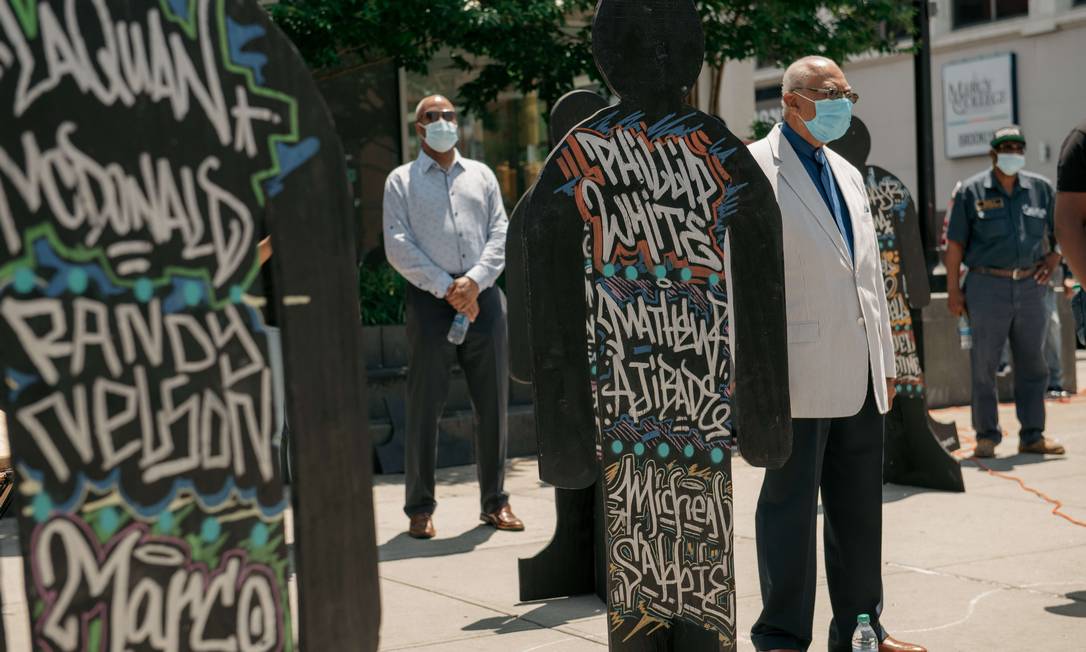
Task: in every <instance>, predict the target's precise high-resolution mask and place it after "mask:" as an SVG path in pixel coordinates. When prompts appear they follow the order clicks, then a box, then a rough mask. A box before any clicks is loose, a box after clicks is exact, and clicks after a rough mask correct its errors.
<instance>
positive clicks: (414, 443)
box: [404, 284, 509, 516]
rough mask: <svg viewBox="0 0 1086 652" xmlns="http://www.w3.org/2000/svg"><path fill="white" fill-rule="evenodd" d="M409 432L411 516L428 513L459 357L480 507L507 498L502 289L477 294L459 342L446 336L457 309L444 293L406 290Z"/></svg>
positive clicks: (433, 504)
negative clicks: (470, 413)
mask: <svg viewBox="0 0 1086 652" xmlns="http://www.w3.org/2000/svg"><path fill="white" fill-rule="evenodd" d="M406 312H407V343H408V347H409V349H410V350H409V352H408V365H407V433H406V436H405V441H404V449H405V450H404V456H405V462H404V473H405V474H406V485H407V500H406V502H405V504H404V512H406V513H407V514H408V515H409V516H411V515H414V514H420V513H431V512H433V511H434V509H435V508H436V507H437V500H436V499H435V497H434V469H435V468H436V466H437V433H438V420H439V419H440V418H441V413H442V411H443V410H444V409H445V400H446V398H447V397H448V395H449V375H450V373H451V370H452V363H453V360H454V359H455V360H457V361H458V362H459V363H460V367H461V368H462V369H463V370H464V377H465V379H466V380H467V384H468V392H469V393H470V395H471V403H472V406H473V407H474V409H475V464H476V471H477V473H478V478H479V490H480V493H481V495H482V500H481V505H482V511H484V512H487V513H489V512H493V511H495V510H498V509H500V508H501V507H502V506H503V505H505V503H506V502H508V500H509V497H508V495H507V494H505V492H504V491H503V487H504V484H505V451H506V440H507V439H508V421H507V417H508V414H507V413H508V406H509V345H508V340H509V335H508V330H507V326H506V319H505V296H504V295H503V294H502V291H501V290H500V289H498V288H497V287H493V288H489V289H487V290H484V291H483V292H482V293H481V294H480V295H479V317H478V318H477V319H476V320H475V323H474V324H472V325H471V328H470V329H468V336H467V339H466V340H464V343H463V344H461V345H460V346H454V345H453V344H450V343H449V341H448V339H446V338H447V336H448V334H449V327H450V326H451V325H452V321H453V318H454V317H455V316H456V311H455V310H453V308H452V306H450V305H449V303H448V302H447V301H445V300H444V299H438V298H436V297H435V296H434V295H432V294H430V293H429V292H424V291H422V290H419V289H418V288H416V287H414V286H412V285H410V284H409V285H408V286H407V293H406Z"/></svg>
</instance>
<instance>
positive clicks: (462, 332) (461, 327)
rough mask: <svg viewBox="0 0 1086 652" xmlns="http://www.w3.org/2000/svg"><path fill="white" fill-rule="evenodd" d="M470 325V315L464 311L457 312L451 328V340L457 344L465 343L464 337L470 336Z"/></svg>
mask: <svg viewBox="0 0 1086 652" xmlns="http://www.w3.org/2000/svg"><path fill="white" fill-rule="evenodd" d="M469 326H471V322H470V321H469V320H468V316H467V315H465V314H464V313H462V312H460V313H457V314H456V318H455V319H453V322H452V328H450V329H449V341H450V342H452V343H453V344H455V345H457V346H460V345H461V344H463V343H464V339H465V338H467V336H468V327H469Z"/></svg>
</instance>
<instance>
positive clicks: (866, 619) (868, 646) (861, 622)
mask: <svg viewBox="0 0 1086 652" xmlns="http://www.w3.org/2000/svg"><path fill="white" fill-rule="evenodd" d="M852 652H879V636H878V634H876V633H875V630H874V628H872V627H871V616H868V615H867V614H860V615H859V616H858V617H857V618H856V631H854V632H852Z"/></svg>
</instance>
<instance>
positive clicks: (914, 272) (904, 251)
mask: <svg viewBox="0 0 1086 652" xmlns="http://www.w3.org/2000/svg"><path fill="white" fill-rule="evenodd" d="M833 149H834V151H836V152H837V153H839V154H840V155H841V156H843V157H844V158H845V160H847V161H848V162H849V163H851V164H852V165H854V166H856V169H857V170H860V173H861V174H862V175H863V178H864V183H865V184H866V186H867V198H868V201H869V202H870V205H871V215H872V217H873V218H874V220H875V233H876V235H877V236H878V241H879V253H880V255H881V257H882V275H883V278H884V279H885V281H886V303H887V307H888V308H889V311H890V326H891V329H892V332H893V339H894V362H895V365H896V367H897V369H896V375H897V398H896V399H895V400H894V404H893V407H892V409H891V410H890V412H889V413H888V414H887V415H886V450H885V453H884V461H883V467H884V468H883V478H884V480H885V481H886V482H895V483H898V484H906V485H914V486H920V487H930V488H933V489H946V490H950V491H965V486H964V484H963V483H962V471H961V465H959V464H958V462H957V461H956V460H955V459H954V457H953V456H952V455H950V451H953V450H955V449H957V448H958V447H959V444H958V431H957V428H956V427H955V425H954V424H953V423H951V424H945V423H940V422H938V421H935V420H934V419H932V418H931V416H930V415H929V414H928V408H927V403H926V400H927V399H926V392H925V391H924V370H923V365H922V361H921V355H920V354H921V352H920V349H919V347H918V343H919V342H920V332H919V320H918V319H914V318H913V315H914V313H913V311H920V310H921V309H923V308H924V307H925V306H927V305H928V303H929V302H930V301H931V288H930V285H929V283H928V274H927V268H926V266H925V262H924V247H923V244H922V243H921V241H920V223H919V218H918V217H917V212H916V204H915V203H914V202H913V198H912V195H910V194H909V189H908V188H906V187H905V184H904V183H903V182H902V181H901V179H899V178H898V177H897V176H895V175H894V174H893V173H891V172H889V171H887V170H885V169H883V168H881V167H878V166H876V165H870V164H868V163H867V156H868V154H870V152H871V135H870V133H869V131H868V129H867V126H866V125H865V124H864V123H863V122H862V121H861V120H860V119H859V118H857V117H855V116H853V117H852V123H851V125H850V126H849V130H848V132H847V133H846V134H845V135H844V136H842V137H841V139H840V140H837V141H834V143H833ZM916 314H917V316H919V312H917V313H916Z"/></svg>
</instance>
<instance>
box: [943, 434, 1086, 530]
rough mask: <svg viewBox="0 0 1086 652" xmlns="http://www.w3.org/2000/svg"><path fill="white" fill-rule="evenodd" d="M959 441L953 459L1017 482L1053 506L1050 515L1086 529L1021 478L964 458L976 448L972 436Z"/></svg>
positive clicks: (1043, 493) (1044, 494)
mask: <svg viewBox="0 0 1086 652" xmlns="http://www.w3.org/2000/svg"><path fill="white" fill-rule="evenodd" d="M963 430H964V429H963ZM970 432H971V431H970ZM961 439H962V444H963V445H962V448H960V449H959V450H957V451H955V453H954V455H955V457H957V458H958V459H960V460H962V461H963V462H972V463H973V464H976V465H977V466H979V467H980V468H981V469H983V470H984V471H985V472H986V473H988V475H991V476H995V477H997V478H1002V479H1004V480H1011V481H1013V482H1017V483H1018V486H1019V487H1021V488H1022V490H1023V491H1027V492H1029V493H1031V494H1033V495H1035V496H1037V497H1038V498H1040V499H1041V500H1043V501H1045V502H1046V503H1049V504H1051V505H1053V507H1052V515H1053V516H1059V517H1060V518H1062V519H1064V520H1066V521H1068V522H1070V523H1071V524H1073V525H1077V526H1079V527H1086V522H1083V521H1080V520H1078V519H1077V518H1075V517H1073V516H1071V515H1069V514H1065V513H1064V512H1063V503H1062V502H1060V501H1059V500H1056V499H1055V498H1053V497H1052V496H1049V495H1048V494H1046V493H1045V492H1043V491H1041V490H1040V489H1035V488H1033V487H1031V486H1029V485H1028V484H1026V483H1025V481H1023V480H1022V478H1019V477H1018V476H1016V475H1011V474H1009V473H1003V472H1002V471H996V470H993V469H992V468H991V467H990V466H988V465H987V464H985V463H984V462H981V461H980V460H978V459H977V458H975V457H966V455H968V454H969V453H972V452H973V450H974V449H975V448H976V447H977V440H976V438H975V437H973V436H964V437H962V438H961ZM966 444H968V445H969V447H968V448H967V447H966V446H965V445H966Z"/></svg>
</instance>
